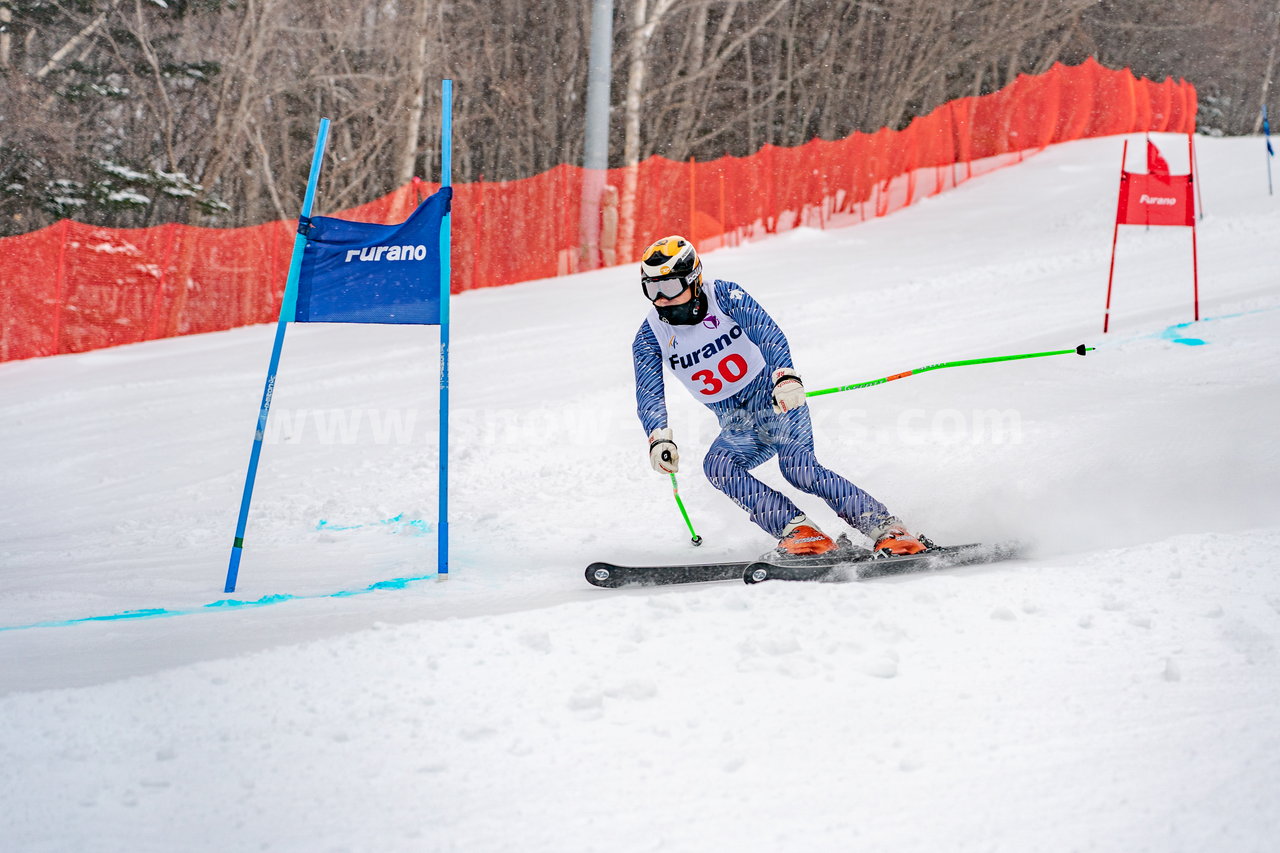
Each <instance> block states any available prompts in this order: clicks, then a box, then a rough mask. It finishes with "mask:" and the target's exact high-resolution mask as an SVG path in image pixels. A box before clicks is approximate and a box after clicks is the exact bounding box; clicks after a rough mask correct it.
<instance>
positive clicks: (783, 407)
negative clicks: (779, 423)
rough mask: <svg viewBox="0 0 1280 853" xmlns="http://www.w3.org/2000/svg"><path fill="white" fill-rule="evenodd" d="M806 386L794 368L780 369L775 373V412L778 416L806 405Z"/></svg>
mask: <svg viewBox="0 0 1280 853" xmlns="http://www.w3.org/2000/svg"><path fill="white" fill-rule="evenodd" d="M805 402H806V400H805V396H804V384H803V383H802V382H801V381H800V375H799V374H798V373H796V371H795V369H794V368H791V367H779V368H778V369H777V370H775V371H773V410H774V411H775V412H777V413H778V414H782V413H783V412H790V411H791V410H793V409H798V408H800V407H801V406H803V405H805Z"/></svg>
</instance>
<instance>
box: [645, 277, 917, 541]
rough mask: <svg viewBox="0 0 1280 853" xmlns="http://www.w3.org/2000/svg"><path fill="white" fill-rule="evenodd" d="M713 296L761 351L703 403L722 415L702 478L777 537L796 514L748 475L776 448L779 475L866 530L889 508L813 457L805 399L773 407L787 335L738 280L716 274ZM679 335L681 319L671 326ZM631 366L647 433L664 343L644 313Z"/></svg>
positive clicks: (659, 404)
mask: <svg viewBox="0 0 1280 853" xmlns="http://www.w3.org/2000/svg"><path fill="white" fill-rule="evenodd" d="M712 287H713V288H714V295H715V301H716V303H717V304H718V305H719V308H720V311H721V313H723V314H725V315H727V316H728V318H729V319H730V320H731V321H732V322H734V323H736V324H737V325H738V326H741V327H742V331H743V332H744V333H745V334H746V336H747V337H748V338H749V339H750V340H751V342H753V343H754V344H755V345H756V346H757V347H759V349H760V351H761V353H762V354H763V355H764V359H765V367H764V368H763V369H762V370H760V372H759V373H758V374H757V375H756V376H755V378H754V379H752V380H751V381H750V382H749V384H747V385H746V387H744V388H742V389H741V390H740V391H738V392H737V393H735V394H733V396H730V397H727V398H725V399H723V400H718V401H716V402H711V403H707V404H706V405H707V408H709V409H711V410H712V411H713V412H715V414H716V417H717V418H718V419H719V422H720V427H721V431H720V435H719V436H718V437H717V438H716V440H715V441H714V442H713V443H712V445H711V447H710V449H709V450H708V451H707V455H706V457H705V458H704V459H703V461H702V467H703V470H704V471H705V472H706V475H707V479H709V480H710V481H711V483H712V484H713V485H714V486H715V487H716V488H717V489H719V490H720V491H722V492H724V493H725V494H726V495H728V496H729V497H730V498H731V499H732V500H733V502H734V503H736V504H737V505H738V506H740V507H742V508H743V509H745V510H746V511H747V512H748V513H750V515H751V520H752V521H754V522H755V523H756V524H758V525H760V527H761V528H763V529H764V531H765V532H767V533H769V534H770V535H771V536H774V537H779V536H781V535H782V529H783V527H785V526H786V524H787V522H789V521H791V520H792V519H793V518H795V517H796V516H798V515H800V514H801V511H800V509H799V508H797V507H796V505H795V504H794V503H792V501H791V500H790V499H789V498H788V497H787V496H786V495H784V494H782V493H781V492H779V491H778V490H776V489H773V488H770V487H769V486H767V485H765V484H764V483H762V482H760V481H759V480H757V479H756V478H755V477H753V476H751V473H750V471H751V469H752V468H755V467H757V466H759V465H761V464H763V463H764V462H767V461H768V460H769V459H771V458H773V456H774V455H775V454H776V455H777V457H778V465H779V467H780V468H781V469H782V476H783V477H785V478H786V480H787V482H788V483H790V484H791V485H793V486H795V487H796V488H798V489H800V490H801V491H803V492H807V493H808V494H811V495H817V496H818V497H820V498H822V499H823V500H824V501H826V502H827V504H828V505H829V506H830V507H831V508H832V509H833V510H834V511H835V512H836V514H837V515H839V516H840V518H842V519H843V520H844V521H846V522H848V523H849V524H850V525H852V526H853V527H855V528H857V529H858V530H861V531H862V532H863V533H870V532H871V531H873V530H874V529H875V528H876V527H879V526H880V525H881V524H883V523H884V522H886V521H887V520H889V519H890V518H891V517H892V516H891V515H890V513H889V511H888V510H887V509H886V508H885V506H884V504H882V503H880V502H879V501H877V500H876V499H875V498H873V497H871V495H869V494H867V493H866V492H864V491H862V490H861V489H859V488H858V487H857V486H855V485H854V484H853V483H851V482H849V481H848V480H846V479H845V478H843V477H841V476H840V475H838V474H836V473H834V472H832V471H830V470H828V469H827V468H824V467H823V466H822V465H820V464H819V463H818V459H817V457H816V456H815V455H814V450H813V425H812V423H811V421H810V420H809V407H808V406H801V407H800V408H798V409H794V410H792V411H790V412H786V413H785V414H778V413H775V412H774V410H773V378H772V377H773V371H774V370H775V369H776V368H779V367H793V366H794V365H793V364H792V361H791V349H790V347H789V346H788V345H787V339H786V336H785V335H783V334H782V330H781V329H779V328H778V325H777V323H775V322H774V321H773V318H772V317H770V316H769V315H768V314H767V313H766V312H765V310H764V309H763V308H761V307H760V305H759V304H758V303H757V302H756V301H755V300H754V299H752V298H751V296H750V295H749V294H747V292H746V291H745V290H743V289H742V287H741V286H740V285H737V284H735V283H733V282H727V281H720V280H716V281H715V282H714V283H713V284H712ZM671 328H672V329H673V330H674V331H675V334H676V335H679V329H680V328H681V327H679V326H673V327H671ZM632 354H633V356H634V358H635V371H636V412H637V414H638V415H639V417H640V423H641V424H642V425H643V426H644V430H645V433H646V434H648V433H650V432H652V431H653V430H655V429H661V428H665V427H666V426H667V406H666V401H665V398H664V384H663V376H662V371H663V361H664V358H663V350H662V347H661V345H659V343H658V339H657V338H656V337H655V336H654V333H653V328H652V327H651V326H650V324H649V321H648V320H645V321H644V322H642V323H641V324H640V331H639V332H638V333H637V334H636V338H635V341H634V343H633V344H632Z"/></svg>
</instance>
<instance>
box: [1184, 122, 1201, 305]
mask: <svg viewBox="0 0 1280 853" xmlns="http://www.w3.org/2000/svg"><path fill="white" fill-rule="evenodd" d="M1194 139H1195V137H1194V136H1192V135H1191V134H1190V133H1188V134H1187V149H1188V151H1189V152H1190V154H1191V168H1190V169H1188V170H1187V171H1188V172H1190V173H1191V175H1190V177H1189V178H1188V180H1189V181H1191V185H1192V188H1194V189H1195V190H1197V191H1199V189H1200V185H1199V184H1198V183H1197V182H1196V176H1195V173H1196V172H1198V171H1200V170H1199V169H1197V168H1196V167H1195V162H1196V147H1195V142H1194ZM1194 199H1195V196H1194V195H1192V194H1191V193H1187V205H1188V206H1189V207H1191V208H1192V212H1191V287H1192V290H1191V298H1192V300H1193V301H1194V304H1195V318H1196V322H1197V323H1198V322H1200V261H1199V259H1198V258H1197V257H1196V214H1195V210H1194V204H1193V201H1194ZM1201 209H1202V210H1203V208H1201Z"/></svg>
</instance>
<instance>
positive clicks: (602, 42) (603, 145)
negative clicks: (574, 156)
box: [581, 0, 613, 269]
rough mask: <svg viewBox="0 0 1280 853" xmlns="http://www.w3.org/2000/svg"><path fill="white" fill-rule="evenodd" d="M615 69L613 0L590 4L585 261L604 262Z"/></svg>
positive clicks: (584, 161) (589, 266)
mask: <svg viewBox="0 0 1280 853" xmlns="http://www.w3.org/2000/svg"><path fill="white" fill-rule="evenodd" d="M612 69H613V0H593V2H592V4H591V51H590V54H589V55H588V57H587V119H586V136H585V138H584V140H583V158H582V166H583V172H582V219H581V232H582V235H581V236H582V262H583V266H584V268H586V269H595V268H596V267H598V266H599V265H600V264H601V255H600V196H601V194H602V193H603V192H604V187H605V181H606V179H607V177H608V173H607V170H608V168H609V87H610V85H611V78H612Z"/></svg>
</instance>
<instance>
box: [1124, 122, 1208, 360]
mask: <svg viewBox="0 0 1280 853" xmlns="http://www.w3.org/2000/svg"><path fill="white" fill-rule="evenodd" d="M1128 155H1129V140H1128V139H1126V140H1125V141H1124V148H1123V149H1121V151H1120V192H1121V193H1124V191H1125V186H1124V164H1125V161H1126V160H1127V159H1128ZM1119 236H1120V211H1119V209H1117V210H1116V225H1115V228H1114V229H1112V231H1111V269H1110V271H1109V272H1108V273H1107V310H1106V312H1105V313H1104V314H1103V315H1102V334H1104V335H1105V334H1106V333H1107V327H1108V326H1110V325H1111V283H1112V281H1114V280H1115V275H1116V239H1117V238H1118V237H1119ZM1192 239H1194V236H1193V238H1192Z"/></svg>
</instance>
